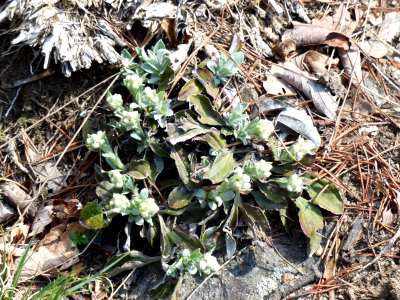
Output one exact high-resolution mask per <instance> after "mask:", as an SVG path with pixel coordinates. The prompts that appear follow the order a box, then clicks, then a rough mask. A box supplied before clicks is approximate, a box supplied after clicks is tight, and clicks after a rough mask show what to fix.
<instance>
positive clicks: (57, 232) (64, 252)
mask: <svg viewBox="0 0 400 300" xmlns="http://www.w3.org/2000/svg"><path fill="white" fill-rule="evenodd" d="M84 231H85V229H84V228H83V227H82V226H81V225H80V224H79V222H76V223H71V224H61V225H58V226H56V227H54V228H52V229H51V231H50V232H49V233H48V234H47V235H46V236H45V237H44V238H43V240H42V241H41V244H40V246H39V247H38V249H37V250H36V251H31V252H30V255H29V256H28V257H29V258H28V260H27V261H26V263H25V264H24V267H23V269H22V272H21V280H26V279H28V278H31V277H32V276H35V275H38V274H42V273H45V274H47V275H57V274H58V273H59V271H60V270H63V269H66V268H69V267H71V266H73V265H74V264H76V263H77V262H78V261H79V258H78V255H79V250H78V249H76V248H73V247H72V245H71V244H72V240H71V234H72V233H73V232H79V233H83V232H84ZM16 265H18V262H16Z"/></svg>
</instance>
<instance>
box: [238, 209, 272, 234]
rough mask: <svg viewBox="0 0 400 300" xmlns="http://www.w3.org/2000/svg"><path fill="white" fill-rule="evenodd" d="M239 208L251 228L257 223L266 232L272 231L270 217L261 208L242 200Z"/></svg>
mask: <svg viewBox="0 0 400 300" xmlns="http://www.w3.org/2000/svg"><path fill="white" fill-rule="evenodd" d="M239 210H240V212H241V213H242V214H243V216H244V219H245V221H246V223H247V225H248V226H249V228H253V227H254V225H255V224H258V225H259V226H260V227H261V228H262V229H263V231H264V233H265V234H267V233H268V232H269V231H270V226H269V222H268V219H267V217H266V216H265V214H264V212H263V211H262V209H261V208H259V207H256V206H253V205H250V204H247V203H243V202H241V203H240V204H239Z"/></svg>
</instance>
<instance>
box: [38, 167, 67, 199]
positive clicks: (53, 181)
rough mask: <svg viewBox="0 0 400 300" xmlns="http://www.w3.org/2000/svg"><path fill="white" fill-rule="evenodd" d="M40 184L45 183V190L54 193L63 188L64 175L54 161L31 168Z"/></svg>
mask: <svg viewBox="0 0 400 300" xmlns="http://www.w3.org/2000/svg"><path fill="white" fill-rule="evenodd" d="M33 169H34V171H35V174H36V176H37V177H38V178H39V179H40V181H41V182H46V186H47V190H48V191H49V192H51V193H55V192H57V191H59V190H60V189H62V188H63V187H64V186H65V174H64V173H63V172H62V171H61V170H60V168H59V167H57V166H56V162H55V161H46V162H43V163H41V164H37V165H35V166H34V167H33Z"/></svg>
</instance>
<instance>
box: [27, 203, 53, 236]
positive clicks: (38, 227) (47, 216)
mask: <svg viewBox="0 0 400 300" xmlns="http://www.w3.org/2000/svg"><path fill="white" fill-rule="evenodd" d="M52 215H53V206H52V205H48V206H42V207H40V208H39V209H38V211H37V213H36V215H35V218H34V219H33V223H32V227H31V233H30V234H29V236H33V235H36V234H39V233H42V232H43V230H44V229H45V227H46V226H47V225H49V224H50V223H51V222H52V221H53V218H52Z"/></svg>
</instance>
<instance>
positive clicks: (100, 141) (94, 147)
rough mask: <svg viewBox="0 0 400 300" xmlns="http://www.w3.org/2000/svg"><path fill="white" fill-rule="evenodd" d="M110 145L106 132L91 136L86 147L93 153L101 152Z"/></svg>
mask: <svg viewBox="0 0 400 300" xmlns="http://www.w3.org/2000/svg"><path fill="white" fill-rule="evenodd" d="M107 144H108V139H107V136H106V133H105V132H104V131H98V132H97V133H93V134H89V135H88V137H87V139H86V146H87V147H88V148H89V149H90V150H91V151H99V150H101V149H102V148H104V146H106V145H107Z"/></svg>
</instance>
